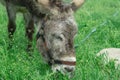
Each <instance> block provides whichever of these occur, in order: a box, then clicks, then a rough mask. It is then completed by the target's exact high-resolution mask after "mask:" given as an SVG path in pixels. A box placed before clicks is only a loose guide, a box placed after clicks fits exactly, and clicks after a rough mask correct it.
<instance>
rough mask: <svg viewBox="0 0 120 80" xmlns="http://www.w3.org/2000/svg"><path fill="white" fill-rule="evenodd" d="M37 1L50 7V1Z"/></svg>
mask: <svg viewBox="0 0 120 80" xmlns="http://www.w3.org/2000/svg"><path fill="white" fill-rule="evenodd" d="M36 1H37V2H38V3H40V4H42V5H44V6H48V5H49V2H50V1H49V0H36Z"/></svg>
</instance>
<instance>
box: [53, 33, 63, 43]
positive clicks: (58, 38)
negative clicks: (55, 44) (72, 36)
mask: <svg viewBox="0 0 120 80" xmlns="http://www.w3.org/2000/svg"><path fill="white" fill-rule="evenodd" d="M52 36H53V38H55V39H57V40H60V41H63V37H62V36H61V35H56V34H53V35H52Z"/></svg>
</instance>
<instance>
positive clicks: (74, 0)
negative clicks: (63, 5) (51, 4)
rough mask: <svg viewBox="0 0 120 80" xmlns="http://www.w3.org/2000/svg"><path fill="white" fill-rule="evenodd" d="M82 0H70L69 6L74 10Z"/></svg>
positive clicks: (79, 5) (80, 4)
mask: <svg viewBox="0 0 120 80" xmlns="http://www.w3.org/2000/svg"><path fill="white" fill-rule="evenodd" d="M84 1H85V0H73V1H72V2H71V8H72V9H73V11H76V10H77V9H79V8H80V7H81V6H82V4H83V3H84Z"/></svg>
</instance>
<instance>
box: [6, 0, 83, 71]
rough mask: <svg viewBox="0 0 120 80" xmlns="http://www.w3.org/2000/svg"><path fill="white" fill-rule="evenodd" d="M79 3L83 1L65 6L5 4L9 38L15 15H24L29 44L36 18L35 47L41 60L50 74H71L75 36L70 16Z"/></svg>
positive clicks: (26, 0)
mask: <svg viewBox="0 0 120 80" xmlns="http://www.w3.org/2000/svg"><path fill="white" fill-rule="evenodd" d="M83 2H84V0H73V1H72V2H71V3H70V4H66V3H64V2H63V1H62V0H5V3H6V8H7V12H8V19H9V23H8V32H9V38H12V36H13V33H14V31H15V27H16V26H15V18H16V12H17V11H22V12H24V16H25V20H26V35H27V37H28V39H29V41H32V39H33V38H32V34H33V32H34V30H33V29H34V26H33V25H34V19H33V17H34V16H36V17H38V20H37V22H38V25H37V26H38V28H39V29H38V30H37V31H38V32H37V47H38V49H39V50H40V52H41V54H42V55H43V58H44V59H45V61H46V62H47V63H48V64H50V65H51V67H52V70H53V71H61V72H62V73H66V72H69V73H72V72H73V71H74V70H75V65H76V56H75V51H74V45H73V42H74V36H75V34H76V33H77V24H76V21H75V20H74V16H73V14H74V11H76V10H77V9H78V8H79V7H80V6H81V5H82V4H83ZM28 47H31V46H30V45H28Z"/></svg>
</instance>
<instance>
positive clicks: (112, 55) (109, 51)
mask: <svg viewBox="0 0 120 80" xmlns="http://www.w3.org/2000/svg"><path fill="white" fill-rule="evenodd" d="M101 55H103V58H104V60H105V62H106V63H108V62H109V61H110V60H113V61H115V67H117V66H118V65H120V48H106V49H102V50H101V51H100V52H99V53H97V56H101Z"/></svg>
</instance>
